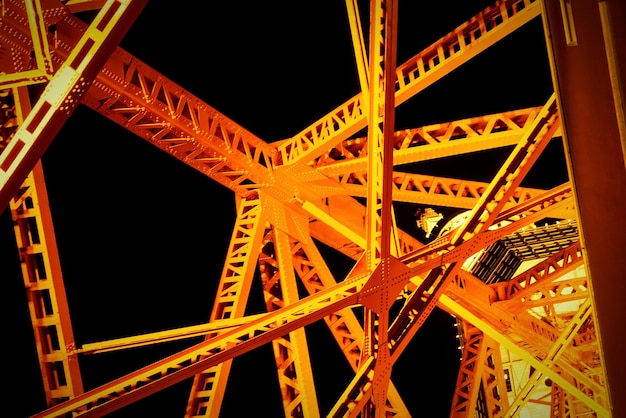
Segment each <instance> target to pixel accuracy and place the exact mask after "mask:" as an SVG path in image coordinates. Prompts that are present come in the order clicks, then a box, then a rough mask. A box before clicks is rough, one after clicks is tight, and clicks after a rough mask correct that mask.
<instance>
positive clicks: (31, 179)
mask: <svg viewBox="0 0 626 418" xmlns="http://www.w3.org/2000/svg"><path fill="white" fill-rule="evenodd" d="M9 206H10V209H11V215H12V218H13V223H14V228H15V237H16V241H17V246H18V250H19V253H20V261H21V264H22V275H23V278H24V285H25V288H26V294H27V298H28V308H29V311H30V317H31V322H32V326H33V331H34V337H35V342H36V344H35V345H36V347H37V356H38V358H39V368H40V371H41V375H42V381H43V388H44V392H45V394H46V401H47V405H48V406H49V407H51V406H54V405H57V404H59V403H61V402H63V400H65V399H68V398H72V397H74V396H76V395H79V394H81V393H82V392H83V385H82V379H81V376H80V369H79V366H78V358H77V356H76V354H75V353H72V351H74V349H75V346H76V343H75V341H74V335H73V331H72V325H71V320H70V313H69V308H68V305H67V299H66V296H65V289H64V284H63V277H62V273H61V265H60V262H59V256H58V251H57V247H56V242H55V237H54V229H53V226H52V218H51V215H50V208H49V205H48V196H47V194H46V187H45V182H44V177H43V169H42V167H41V163H37V164H36V165H35V167H34V168H33V171H32V172H31V173H30V174H29V175H28V177H27V178H26V180H25V181H24V183H23V184H22V186H21V188H20V191H19V192H18V193H17V195H16V196H15V197H14V198H13V199H12V200H11V201H10V203H9Z"/></svg>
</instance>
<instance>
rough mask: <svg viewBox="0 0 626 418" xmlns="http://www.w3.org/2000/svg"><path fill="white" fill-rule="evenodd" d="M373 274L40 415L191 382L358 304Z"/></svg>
mask: <svg viewBox="0 0 626 418" xmlns="http://www.w3.org/2000/svg"><path fill="white" fill-rule="evenodd" d="M367 278H368V276H367V275H363V274H361V275H356V276H353V277H351V278H349V279H346V280H344V282H342V283H339V284H337V285H336V286H334V287H332V288H329V289H327V290H324V291H321V292H318V293H317V294H315V295H311V296H309V297H307V298H305V299H302V300H300V301H298V302H296V303H293V304H291V305H289V306H286V307H284V308H282V309H279V310H277V311H275V312H271V313H268V314H266V315H263V316H262V317H261V318H259V319H258V320H256V321H253V322H251V323H249V324H247V325H244V326H242V327H237V328H236V329H234V330H232V331H229V332H226V333H224V334H222V335H220V336H217V337H214V338H211V339H209V340H206V341H204V342H202V343H199V344H196V345H194V346H192V347H189V348H188V349H185V350H183V351H180V352H178V353H176V354H174V355H172V356H169V357H167V358H165V359H163V360H161V361H158V362H156V363H154V364H151V365H149V366H146V367H144V368H142V369H140V370H137V371H135V372H133V373H129V374H127V375H125V376H123V377H121V378H119V379H116V380H114V381H111V382H109V383H107V384H105V385H103V386H100V387H98V388H95V389H93V390H91V391H89V392H86V393H84V394H83V395H79V396H77V397H75V398H73V399H70V400H68V401H66V402H64V403H62V404H60V405H57V406H55V407H53V408H50V409H48V410H46V411H44V412H42V413H40V414H36V415H34V417H39V418H42V417H55V416H64V415H65V414H67V413H70V412H72V413H82V414H83V415H84V416H102V415H103V414H106V413H109V412H112V411H115V410H117V409H119V408H121V407H123V406H125V405H128V404H130V403H132V402H134V401H137V400H139V399H142V398H144V397H146V396H148V395H150V394H153V393H156V392H158V391H160V390H162V389H164V388H166V387H168V386H171V385H173V384H175V383H178V382H180V381H182V380H185V379H187V378H189V377H191V376H193V375H195V374H196V373H199V372H201V371H203V370H207V369H209V368H210V367H213V366H217V365H219V364H222V363H224V362H225V361H228V360H231V359H232V358H234V357H236V356H238V355H241V354H244V353H246V352H248V351H250V350H253V349H255V348H258V347H260V346H261V345H264V344H267V343H269V342H270V341H272V340H273V339H275V338H278V337H280V336H282V335H285V334H286V333H288V332H291V331H293V330H295V329H298V328H301V327H304V326H305V325H307V324H310V323H313V322H315V321H317V320H319V319H321V318H323V317H324V316H326V315H328V314H330V313H332V312H334V311H336V310H339V309H342V308H346V307H348V306H353V305H355V304H357V303H358V292H359V291H360V289H361V288H362V287H363V285H364V283H365V281H366V280H367Z"/></svg>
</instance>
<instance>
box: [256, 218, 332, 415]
mask: <svg viewBox="0 0 626 418" xmlns="http://www.w3.org/2000/svg"><path fill="white" fill-rule="evenodd" d="M265 241H266V244H265V245H264V250H263V252H262V255H261V257H260V258H259V267H260V271H261V281H262V284H263V295H264V299H265V305H266V307H267V311H268V312H272V311H275V310H276V309H280V308H282V307H284V306H286V305H289V304H291V303H294V302H296V301H298V300H299V299H300V298H299V296H298V288H297V283H296V275H295V273H294V263H293V260H292V258H291V252H292V251H291V245H292V243H291V239H290V237H289V236H288V235H287V233H286V232H284V231H282V230H280V229H278V228H272V229H271V231H270V232H269V233H268V234H266V236H265ZM272 348H273V351H274V358H275V361H276V370H277V374H278V385H279V387H280V391H281V394H282V401H283V411H284V414H285V416H286V417H319V416H320V412H319V407H318V404H317V396H316V392H315V383H314V380H313V372H312V369H311V362H310V358H309V348H308V345H307V340H306V335H305V332H304V328H299V329H296V330H294V331H291V332H290V333H289V334H287V335H284V336H282V337H280V338H276V339H274V340H272Z"/></svg>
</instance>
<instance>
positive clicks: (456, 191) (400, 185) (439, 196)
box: [312, 171, 545, 209]
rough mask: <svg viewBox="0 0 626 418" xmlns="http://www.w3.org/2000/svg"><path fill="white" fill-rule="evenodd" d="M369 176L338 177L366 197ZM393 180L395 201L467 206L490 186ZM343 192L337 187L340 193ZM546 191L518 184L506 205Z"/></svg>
mask: <svg viewBox="0 0 626 418" xmlns="http://www.w3.org/2000/svg"><path fill="white" fill-rule="evenodd" d="M367 178H368V177H367V174H366V173H362V174H358V175H357V174H356V173H350V174H349V175H348V176H346V177H343V178H339V179H338V181H339V182H340V183H341V189H339V188H338V189H339V190H341V192H343V193H344V194H348V195H350V196H358V197H365V196H366V194H367V193H366V186H367V184H368V181H367ZM393 184H394V188H393V200H394V201H397V202H410V203H420V204H431V205H437V206H449V207H456V208H465V209H471V208H473V207H474V206H475V205H476V203H477V202H478V200H479V199H480V197H481V196H482V195H483V194H484V193H485V191H486V190H487V188H488V186H489V183H485V182H480V181H470V180H462V179H453V178H446V177H438V176H428V175H424V174H412V173H404V172H397V171H396V172H394V173H393ZM312 187H315V186H314V185H313V186H312ZM341 192H339V191H338V192H337V194H339V193H341ZM543 192H545V190H540V189H533V188H524V187H519V188H517V189H516V190H515V192H514V193H513V194H512V196H511V197H510V199H509V202H507V206H506V207H507V208H508V207H510V206H511V205H516V204H517V203H519V202H521V201H524V200H526V199H530V198H532V197H535V196H537V195H539V194H541V193H543Z"/></svg>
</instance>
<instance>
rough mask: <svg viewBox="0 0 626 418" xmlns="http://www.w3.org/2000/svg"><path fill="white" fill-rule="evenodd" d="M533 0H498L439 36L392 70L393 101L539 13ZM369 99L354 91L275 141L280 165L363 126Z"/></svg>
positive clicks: (315, 153) (304, 158)
mask: <svg viewBox="0 0 626 418" xmlns="http://www.w3.org/2000/svg"><path fill="white" fill-rule="evenodd" d="M540 13H541V5H540V2H539V1H536V0H502V1H498V2H496V4H495V5H493V6H491V7H488V8H487V9H485V10H483V11H482V12H480V13H478V14H477V15H476V16H474V17H473V18H472V19H470V20H469V21H467V22H466V23H464V24H463V25H461V26H459V27H458V28H456V29H455V30H454V31H452V32H451V33H449V34H448V35H446V36H444V37H443V38H441V39H439V40H438V41H436V42H435V43H433V44H432V45H431V46H429V47H428V48H426V49H425V50H424V51H422V52H420V53H419V54H417V55H416V56H414V57H413V58H411V59H410V60H408V61H407V62H406V63H404V64H402V65H400V66H399V67H398V68H397V69H396V71H395V73H396V77H397V83H396V96H395V103H396V106H397V105H400V104H402V103H404V102H405V101H406V100H408V99H409V98H411V97H413V96H414V95H415V94H417V93H419V92H420V91H422V90H424V89H425V88H426V87H428V86H430V85H432V84H433V83H435V82H436V81H437V80H439V79H441V78H443V77H444V76H445V75H447V74H449V73H450V72H452V71H453V70H455V69H456V68H458V67H459V66H461V65H463V64H464V63H466V62H467V61H469V60H470V59H472V58H474V57H475V56H477V55H478V54H480V53H481V52H483V51H485V50H486V49H488V48H489V47H490V46H492V45H494V44H495V43H496V42H498V41H500V40H502V39H504V38H505V37H506V36H507V35H509V34H510V33H512V32H514V31H515V30H517V29H518V28H520V27H521V26H523V25H524V24H526V23H528V22H530V21H531V20H532V19H534V18H536V17H537V16H539V15H540ZM367 106H368V103H367V102H366V101H365V100H364V97H363V96H362V95H360V94H359V95H357V96H355V97H353V98H352V99H350V100H349V101H347V102H346V103H344V104H342V105H341V106H339V107H337V108H336V109H335V110H333V111H332V112H330V113H329V114H328V115H326V116H324V117H322V118H321V119H320V120H318V121H317V122H315V123H313V124H312V125H311V126H309V127H308V128H306V129H305V130H303V131H302V132H300V133H298V134H297V135H295V136H294V137H292V138H289V139H287V140H284V141H282V142H280V143H278V145H277V147H278V150H279V152H280V164H283V165H287V164H293V163H296V162H300V163H302V164H305V163H308V162H310V161H312V160H313V159H315V158H317V157H319V156H320V155H322V154H324V153H325V152H327V151H328V150H330V149H331V148H333V147H335V146H336V145H337V144H339V143H340V142H341V141H344V140H346V139H348V138H349V137H350V136H352V135H354V134H355V133H357V132H358V131H359V130H361V129H363V128H364V127H365V126H366V125H367V120H366V118H367V111H366V109H367Z"/></svg>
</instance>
